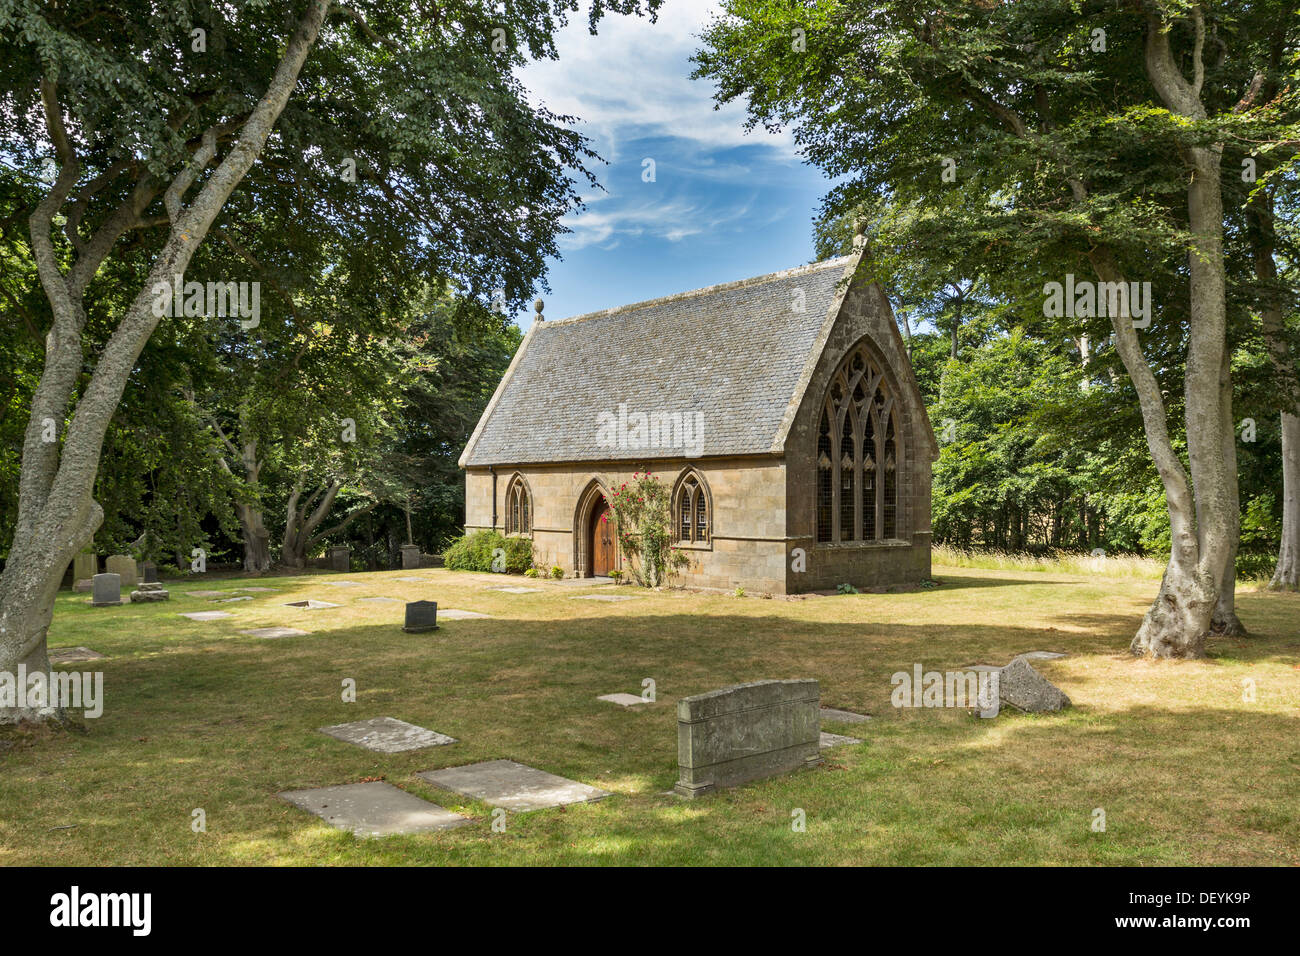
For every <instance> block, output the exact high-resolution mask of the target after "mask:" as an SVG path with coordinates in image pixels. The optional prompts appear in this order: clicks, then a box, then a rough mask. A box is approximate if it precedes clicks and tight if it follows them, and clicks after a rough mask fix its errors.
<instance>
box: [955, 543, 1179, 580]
mask: <svg viewBox="0 0 1300 956" xmlns="http://www.w3.org/2000/svg"><path fill="white" fill-rule="evenodd" d="M932 554H933V561H934V563H935V564H940V565H947V566H948V567H950V568H983V569H985V570H989V571H1051V572H1056V573H1057V574H1097V575H1104V576H1107V577H1120V578H1157V579H1158V578H1159V577H1160V576H1161V575H1163V574H1164V572H1165V562H1164V561H1162V560H1159V559H1157V558H1144V557H1142V556H1140V555H1136V554H1120V555H1106V556H1105V557H1095V558H1094V557H1093V556H1091V555H1088V554H1073V553H1070V552H1068V551H1050V552H1047V553H1044V554H1029V553H1028V552H1024V551H966V550H963V549H961V548H954V547H951V546H950V545H946V544H937V545H935V546H934V549H933V552H932Z"/></svg>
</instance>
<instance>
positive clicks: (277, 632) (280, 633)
mask: <svg viewBox="0 0 1300 956" xmlns="http://www.w3.org/2000/svg"><path fill="white" fill-rule="evenodd" d="M239 633H240V634H247V635H248V636H249V637H265V638H277V637H302V636H303V635H305V634H310V633H311V631H300V630H298V628H296V627H255V628H253V629H252V630H251V631H240V632H239Z"/></svg>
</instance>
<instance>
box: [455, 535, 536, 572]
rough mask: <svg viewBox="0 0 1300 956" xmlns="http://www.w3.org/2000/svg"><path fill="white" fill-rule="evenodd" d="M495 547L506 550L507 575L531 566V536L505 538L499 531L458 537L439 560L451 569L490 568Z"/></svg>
mask: <svg viewBox="0 0 1300 956" xmlns="http://www.w3.org/2000/svg"><path fill="white" fill-rule="evenodd" d="M498 548H501V549H502V550H504V551H505V555H506V568H505V569H506V571H507V572H509V573H510V574H523V573H524V572H525V571H527V570H528V569H529V568H531V567H532V566H533V542H532V539H531V538H518V537H509V538H507V537H506V536H505V535H503V534H501V533H500V532H499V531H475V532H474V533H473V534H467V535H464V536H463V537H460V538H457V539H456V540H455V541H453V542H452V544H451V547H449V548H448V549H447V550H446V551H444V552H443V555H442V559H443V562H444V563H445V564H446V566H447V567H448V568H450V569H451V570H453V571H491V570H493V568H492V558H493V556H494V555H495V554H496V551H497V549H498Z"/></svg>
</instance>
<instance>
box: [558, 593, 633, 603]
mask: <svg viewBox="0 0 1300 956" xmlns="http://www.w3.org/2000/svg"><path fill="white" fill-rule="evenodd" d="M571 600H574V601H634V600H636V598H635V597H633V596H632V595H631V594H575V595H573V597H572V598H571Z"/></svg>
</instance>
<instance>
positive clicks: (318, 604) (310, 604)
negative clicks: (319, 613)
mask: <svg viewBox="0 0 1300 956" xmlns="http://www.w3.org/2000/svg"><path fill="white" fill-rule="evenodd" d="M285 607H301V608H306V609H307V610H309V611H315V610H319V609H320V608H324V607H338V605H337V604H331V603H330V602H329V601H314V600H311V599H310V598H309V599H308V600H306V601H290V602H289V603H288V604H286V605H285Z"/></svg>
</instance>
